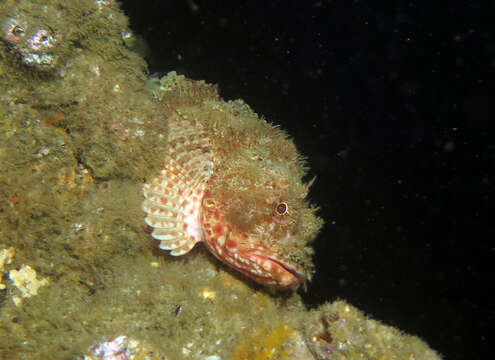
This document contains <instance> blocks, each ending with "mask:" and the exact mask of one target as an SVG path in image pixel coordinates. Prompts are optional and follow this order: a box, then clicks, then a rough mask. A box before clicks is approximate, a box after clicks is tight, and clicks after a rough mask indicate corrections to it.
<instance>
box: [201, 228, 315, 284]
mask: <svg viewBox="0 0 495 360" xmlns="http://www.w3.org/2000/svg"><path fill="white" fill-rule="evenodd" d="M212 224H214V225H212ZM204 227H205V239H204V242H205V245H206V247H207V248H208V249H209V250H210V252H211V253H212V254H213V255H215V257H216V258H217V259H219V260H220V261H222V262H223V263H225V264H227V265H228V266H230V267H231V268H233V269H235V270H237V271H239V272H241V273H243V274H244V275H246V276H248V277H249V278H251V279H253V280H254V281H256V282H257V283H259V284H262V285H267V286H270V287H274V288H277V289H279V290H296V289H297V288H298V287H299V285H301V283H304V282H305V280H306V273H305V271H304V269H303V267H302V266H300V265H299V264H297V263H294V262H291V261H289V260H286V259H283V258H282V257H280V256H278V255H277V254H276V253H275V252H273V251H271V250H269V249H267V248H266V247H264V246H263V245H262V244H260V243H259V242H256V241H254V240H252V239H250V238H249V237H247V236H245V235H240V236H236V235H235V234H233V233H232V232H230V227H229V226H228V225H227V224H224V223H222V222H218V221H205V223H204Z"/></svg>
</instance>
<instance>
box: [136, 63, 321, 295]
mask: <svg viewBox="0 0 495 360" xmlns="http://www.w3.org/2000/svg"><path fill="white" fill-rule="evenodd" d="M155 95H156V97H157V98H159V99H160V106H161V108H162V110H163V111H164V112H165V114H166V116H167V118H168V120H167V127H168V132H167V136H168V144H169V145H168V150H169V151H168V153H167V154H166V155H165V157H164V159H163V169H162V171H161V173H160V174H159V176H157V177H156V178H155V179H153V180H152V181H151V182H149V183H148V184H145V185H144V187H143V193H144V197H145V200H144V202H143V210H144V211H145V212H146V219H145V221H146V223H147V224H148V225H149V226H150V227H152V228H153V231H152V234H151V235H152V236H153V238H155V239H157V240H159V241H160V245H159V247H160V248H161V249H164V250H170V254H171V255H174V256H179V255H184V254H186V253H187V252H189V251H190V250H191V249H192V248H193V247H194V246H195V244H196V243H198V242H203V243H204V244H205V245H206V247H207V248H208V250H209V251H210V252H211V253H212V254H213V255H214V256H215V257H216V258H218V259H219V260H220V261H222V262H223V263H225V264H227V265H228V266H230V267H231V268H233V269H235V270H237V271H239V272H241V273H243V274H245V275H247V276H248V277H249V278H251V279H253V280H254V281H256V282H258V283H260V284H264V285H267V286H270V287H274V288H277V289H288V290H295V289H297V288H298V286H299V285H300V284H302V283H305V281H306V280H310V278H311V275H312V273H313V264H312V260H311V255H312V253H313V250H312V248H311V246H310V243H311V241H312V240H313V239H314V237H315V236H316V234H317V232H318V231H319V229H320V227H321V225H322V220H321V219H320V218H318V217H317V216H316V215H315V212H316V208H315V207H314V206H311V205H310V204H309V203H308V202H307V200H306V195H307V193H308V189H309V186H310V183H304V182H303V181H302V178H303V176H304V175H305V174H306V171H307V169H306V167H305V161H304V159H303V157H302V156H301V155H300V154H298V152H297V150H296V148H295V145H294V144H293V142H292V141H291V140H290V139H289V138H288V136H287V134H286V133H285V132H283V131H282V130H280V129H279V128H278V127H276V126H274V125H272V124H270V123H268V122H267V121H265V120H264V119H262V118H259V117H258V116H257V114H256V113H254V112H253V111H252V110H251V108H250V107H249V106H248V105H247V104H245V103H244V102H243V101H242V100H236V101H229V102H225V101H223V100H221V99H220V97H219V95H218V91H217V89H216V86H213V85H210V84H206V83H205V82H204V81H193V80H190V79H187V78H185V77H184V76H179V75H177V74H176V73H175V72H171V73H169V74H168V75H167V76H165V77H163V78H162V79H161V80H160V88H159V90H157V91H156V92H155Z"/></svg>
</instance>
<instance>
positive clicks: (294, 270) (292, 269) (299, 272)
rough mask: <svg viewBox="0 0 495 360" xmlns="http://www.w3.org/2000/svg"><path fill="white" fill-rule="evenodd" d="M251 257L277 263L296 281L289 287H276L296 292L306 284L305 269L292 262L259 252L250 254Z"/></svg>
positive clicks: (288, 285)
mask: <svg viewBox="0 0 495 360" xmlns="http://www.w3.org/2000/svg"><path fill="white" fill-rule="evenodd" d="M249 255H250V256H255V257H258V258H263V259H268V260H269V261H271V262H273V263H275V264H276V265H278V266H280V267H281V268H283V269H284V270H285V271H287V272H288V273H290V274H291V275H292V276H293V277H294V278H295V281H293V282H291V283H289V284H287V285H285V286H284V285H281V284H280V285H277V286H276V287H278V288H280V289H289V290H295V289H297V288H298V287H299V285H301V284H302V283H304V282H306V274H305V272H304V269H303V268H302V267H300V266H298V265H297V264H296V263H293V262H290V261H288V260H282V259H280V258H279V257H277V256H270V255H266V254H262V253H259V252H257V251H253V252H251V253H249Z"/></svg>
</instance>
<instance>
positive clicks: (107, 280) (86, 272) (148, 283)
mask: <svg viewBox="0 0 495 360" xmlns="http://www.w3.org/2000/svg"><path fill="white" fill-rule="evenodd" d="M1 5H2V6H1V7H0V30H1V31H2V33H1V34H0V87H1V89H0V251H1V252H2V253H5V251H8V250H7V249H10V248H11V247H13V248H15V256H14V257H13V258H11V257H9V259H8V261H7V260H5V261H3V268H4V269H2V271H3V272H4V274H7V273H8V272H10V271H14V270H15V269H21V268H22V265H23V264H29V266H30V267H31V268H32V269H33V271H35V273H36V274H37V275H36V276H37V279H47V281H46V284H45V285H44V286H42V287H40V288H39V289H38V291H37V295H36V296H32V297H29V298H25V299H23V303H22V307H18V306H15V304H14V302H13V301H12V299H13V297H14V296H16V294H17V292H18V289H17V288H16V286H15V284H14V283H13V282H12V281H11V280H10V279H8V278H7V279H6V278H5V276H4V279H3V281H2V284H3V285H4V288H3V289H2V288H0V334H1V336H0V357H1V358H2V359H70V358H78V357H82V356H83V354H88V351H91V350H90V349H95V346H98V345H95V344H101V343H106V342H109V341H110V342H111V341H112V339H117V338H118V337H119V336H126V337H128V338H129V339H135V340H136V341H138V342H139V343H140V344H146V348H147V349H152V350H153V352H154V354H160V356H162V358H166V359H181V358H189V359H207V358H208V357H210V358H221V359H229V358H237V359H245V358H256V357H255V356H258V355H256V354H259V353H261V354H266V356H265V357H264V358H273V359H275V358H278V359H282V358H297V359H299V358H304V357H307V358H311V357H313V355H310V353H309V352H308V350H307V348H306V342H307V339H306V338H305V336H306V333H307V327H308V326H309V325H310V323H308V322H307V321H306V320H305V318H306V316H307V315H308V312H307V311H306V310H305V308H304V306H303V304H302V302H301V301H300V298H299V297H298V295H297V294H272V293H269V292H267V290H266V289H264V288H262V287H260V286H257V285H255V284H253V283H251V282H249V281H248V280H246V279H245V278H244V277H241V276H240V275H238V274H236V273H233V272H231V271H230V270H229V269H227V268H225V267H224V266H223V265H222V264H221V263H219V262H218V261H216V260H215V259H214V258H213V257H212V256H211V255H210V254H209V253H207V252H206V251H205V250H204V249H203V248H201V247H197V248H195V249H193V250H192V251H191V253H190V254H188V256H187V257H184V258H180V259H176V258H171V257H169V256H168V255H167V254H166V253H163V252H161V251H159V250H158V249H157V247H156V243H155V242H154V240H152V239H151V238H150V236H149V229H148V228H147V227H146V226H145V224H144V221H143V218H144V216H143V213H142V210H141V202H142V193H141V189H142V184H143V183H144V182H145V181H146V179H147V178H150V177H151V176H153V175H154V174H156V173H158V171H159V168H160V166H161V161H162V158H163V154H164V153H166V151H167V142H166V140H167V139H166V138H167V128H166V117H165V115H164V114H163V113H162V111H161V110H160V109H159V107H158V106H157V102H156V100H154V98H153V96H152V95H151V94H150V91H149V90H147V89H146V87H145V85H146V78H147V76H146V65H145V63H144V61H143V60H142V59H141V58H140V57H139V56H138V55H137V54H135V53H134V52H133V51H132V49H131V47H130V46H132V39H133V36H132V34H130V32H129V31H128V29H127V20H126V18H125V16H124V15H123V14H122V13H121V12H120V10H119V8H118V6H117V4H116V3H115V2H114V1H112V0H83V1H69V2H67V1H61V0H58V1H57V0H52V1H43V2H42V1H24V0H21V1H9V0H7V1H2V3H1ZM5 259H7V258H6V257H5ZM323 311H326V310H323ZM324 314H326V312H325V313H324ZM325 316H326V315H325ZM311 324H312V323H311ZM313 325H314V324H313ZM310 333H311V332H310ZM311 334H312V333H311ZM325 341H326V342H331V341H332V339H331V338H325ZM93 355H94V354H93ZM317 356H320V358H326V357H322V356H326V355H321V354H319V353H317ZM328 358H331V357H328Z"/></svg>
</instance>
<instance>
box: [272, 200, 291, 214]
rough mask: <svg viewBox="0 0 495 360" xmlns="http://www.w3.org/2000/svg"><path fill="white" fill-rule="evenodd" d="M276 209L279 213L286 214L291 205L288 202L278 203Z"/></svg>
mask: <svg viewBox="0 0 495 360" xmlns="http://www.w3.org/2000/svg"><path fill="white" fill-rule="evenodd" d="M275 211H276V212H277V214H278V215H285V214H287V211H289V206H288V205H287V203H286V202H281V203H278V204H277V206H275Z"/></svg>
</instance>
